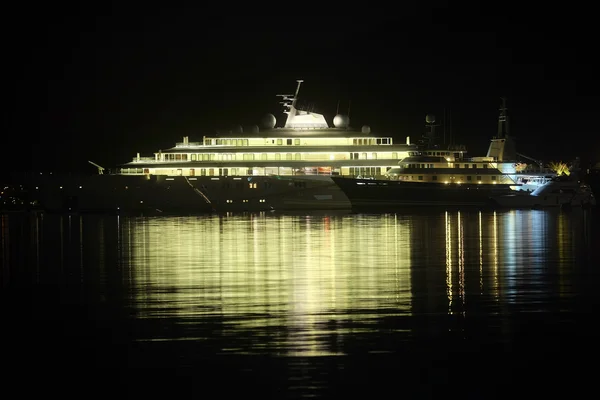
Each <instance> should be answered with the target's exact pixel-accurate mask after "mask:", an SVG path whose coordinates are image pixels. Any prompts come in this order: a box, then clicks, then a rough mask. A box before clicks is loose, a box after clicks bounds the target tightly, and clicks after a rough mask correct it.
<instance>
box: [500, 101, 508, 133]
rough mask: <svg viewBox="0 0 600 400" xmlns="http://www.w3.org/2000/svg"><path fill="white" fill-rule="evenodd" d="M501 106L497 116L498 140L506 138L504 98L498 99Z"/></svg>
mask: <svg viewBox="0 0 600 400" xmlns="http://www.w3.org/2000/svg"><path fill="white" fill-rule="evenodd" d="M500 99H501V100H502V106H501V107H500V115H499V116H498V138H499V139H502V138H503V137H504V136H508V135H509V132H508V113H507V112H506V111H507V108H506V97H500Z"/></svg>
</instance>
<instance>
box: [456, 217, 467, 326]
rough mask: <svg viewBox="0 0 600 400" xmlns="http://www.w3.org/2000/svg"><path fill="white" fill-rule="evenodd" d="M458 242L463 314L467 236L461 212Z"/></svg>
mask: <svg viewBox="0 0 600 400" xmlns="http://www.w3.org/2000/svg"><path fill="white" fill-rule="evenodd" d="M456 221H457V241H458V278H459V280H458V293H459V296H460V301H461V306H462V308H461V313H462V314H464V311H465V253H464V245H465V235H464V231H463V230H464V224H463V223H462V216H461V214H460V211H458V213H457V217H456Z"/></svg>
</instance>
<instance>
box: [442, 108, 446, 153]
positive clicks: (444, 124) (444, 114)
mask: <svg viewBox="0 0 600 400" xmlns="http://www.w3.org/2000/svg"><path fill="white" fill-rule="evenodd" d="M442 126H443V132H444V146H445V145H446V107H444V112H443V113H442Z"/></svg>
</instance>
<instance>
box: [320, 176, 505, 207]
mask: <svg viewBox="0 0 600 400" xmlns="http://www.w3.org/2000/svg"><path fill="white" fill-rule="evenodd" d="M332 179H333V181H334V182H335V183H336V184H337V185H338V187H339V188H340V189H341V190H342V191H343V192H344V193H345V194H346V196H347V197H348V199H349V200H350V202H351V204H352V209H353V210H356V211H367V212H369V211H374V212H378V211H386V210H396V209H399V208H403V207H420V206H428V207H488V206H492V205H493V203H492V201H491V197H492V196H494V195H498V194H501V193H509V192H510V191H511V189H510V185H478V184H445V183H418V182H406V181H395V180H372V179H352V178H343V177H333V178H332Z"/></svg>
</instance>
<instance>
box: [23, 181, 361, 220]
mask: <svg viewBox="0 0 600 400" xmlns="http://www.w3.org/2000/svg"><path fill="white" fill-rule="evenodd" d="M19 182H20V183H23V182H24V187H25V190H24V196H25V197H26V199H25V200H26V203H27V204H34V206H35V208H38V209H41V210H45V211H51V212H84V213H85V212H88V213H99V212H123V213H125V212H133V213H139V212H145V213H149V212H159V213H207V212H227V211H273V210H276V211H278V210H282V211H287V210H350V202H349V200H348V199H347V198H346V196H345V195H344V193H343V192H342V191H341V190H340V189H339V188H338V187H337V186H336V185H335V184H334V183H333V181H332V180H331V178H330V177H329V176H293V177H291V176H245V177H212V176H198V177H184V176H156V175H89V176H67V175H62V176H61V175H39V176H37V175H36V176H29V177H27V178H21V179H20V180H19Z"/></svg>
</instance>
